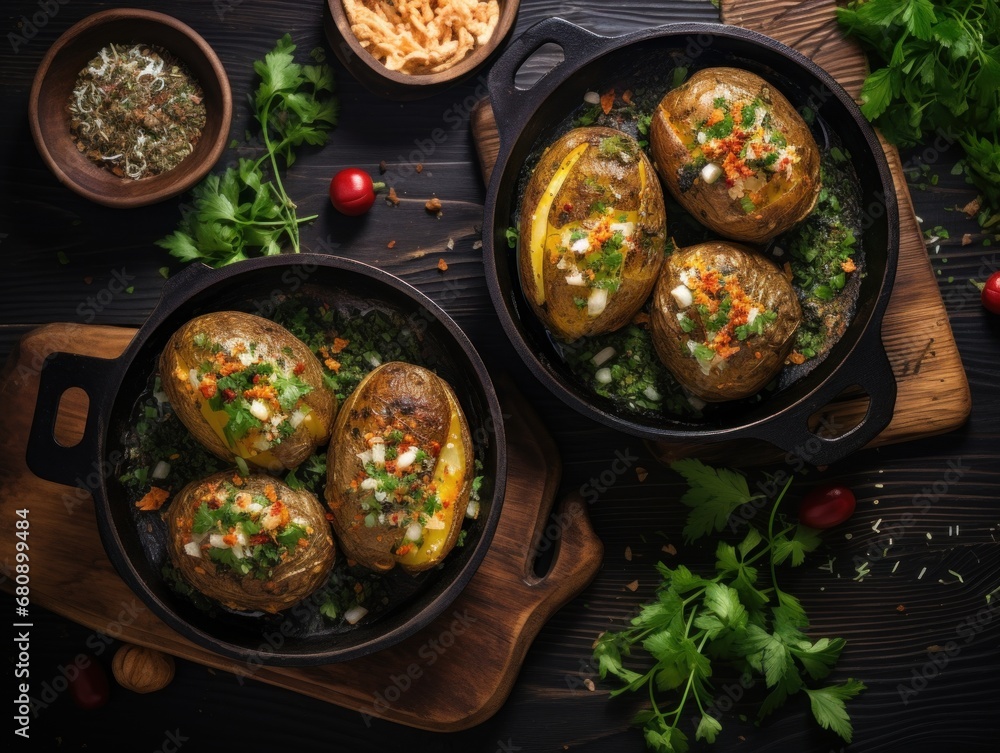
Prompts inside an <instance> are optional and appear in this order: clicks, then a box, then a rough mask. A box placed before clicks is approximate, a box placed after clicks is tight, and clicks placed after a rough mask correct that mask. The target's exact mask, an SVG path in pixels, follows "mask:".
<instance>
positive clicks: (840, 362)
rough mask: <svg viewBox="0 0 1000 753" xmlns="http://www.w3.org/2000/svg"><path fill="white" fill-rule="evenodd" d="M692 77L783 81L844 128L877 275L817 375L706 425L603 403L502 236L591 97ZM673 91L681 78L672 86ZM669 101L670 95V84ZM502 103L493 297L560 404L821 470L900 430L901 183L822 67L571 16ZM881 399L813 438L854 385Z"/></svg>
mask: <svg viewBox="0 0 1000 753" xmlns="http://www.w3.org/2000/svg"><path fill="white" fill-rule="evenodd" d="M546 43H555V44H557V45H559V46H560V47H561V48H562V51H563V55H564V60H563V61H562V62H560V63H559V64H558V65H556V66H555V67H554V68H553V69H552V70H551V71H549V72H548V73H547V74H546V75H544V76H543V77H542V78H541V79H540V80H539V81H538V82H537V83H536V84H535V85H534V86H532V87H531V88H530V89H527V90H522V89H519V88H518V87H517V86H516V85H515V75H516V73H517V71H518V69H519V68H520V67H521V65H522V64H523V63H524V62H525V61H526V60H527V59H528V58H529V57H531V55H532V54H533V53H535V52H536V51H537V50H538V49H539V48H540V47H542V46H543V45H545V44H546ZM679 65H680V66H685V67H688V68H689V69H690V71H692V72H693V71H694V70H698V69H701V68H707V67H712V66H719V65H726V66H732V67H738V68H744V69H747V70H750V71H752V72H754V73H756V74H758V75H760V76H762V77H763V78H765V79H768V80H769V81H771V82H772V83H773V84H774V85H775V86H776V87H777V88H778V89H779V90H781V91H782V92H783V93H784V94H785V95H786V96H787V97H788V98H789V100H790V101H791V102H792V104H793V105H795V106H796V107H801V106H806V105H808V106H809V107H811V108H812V109H813V110H814V111H815V112H816V113H817V122H819V123H821V124H822V125H823V127H824V128H827V129H830V130H832V131H833V132H834V133H835V134H836V136H837V137H838V138H839V140H840V142H841V144H842V145H843V147H845V148H846V149H847V150H848V152H849V153H850V155H851V158H852V161H853V163H854V168H855V170H856V172H857V175H858V177H859V179H860V187H861V194H862V203H861V206H862V209H863V212H864V220H863V225H864V230H863V233H862V236H861V243H862V247H863V252H864V254H865V264H866V276H865V278H864V279H863V281H862V283H861V286H860V290H859V291H858V301H857V306H856V311H855V314H854V317H853V319H852V321H851V323H850V325H849V326H848V327H847V330H846V332H845V333H844V334H843V336H842V337H841V338H840V339H839V340H838V342H837V343H836V344H835V345H834V346H833V347H832V348H831V350H830V352H829V355H828V356H827V357H826V359H825V360H824V361H823V362H822V363H820V364H819V365H818V366H817V367H815V368H814V369H813V370H812V371H810V372H809V373H808V374H806V375H805V376H802V377H801V378H800V379H798V380H797V381H795V382H794V383H792V384H788V385H786V386H783V387H782V389H780V390H778V391H777V392H776V393H774V394H772V395H770V396H768V397H767V398H765V399H764V400H762V401H759V402H757V403H749V404H747V403H740V404H735V405H733V406H731V407H730V408H728V409H727V410H725V411H716V412H714V413H713V414H712V416H711V417H709V418H706V419H704V420H701V421H692V420H683V419H680V418H674V417H670V416H667V415H642V416H637V415H634V414H625V413H623V412H621V411H619V410H618V409H617V408H616V407H615V405H614V404H612V403H611V402H610V401H608V400H605V399H603V398H600V397H598V396H596V395H594V394H593V393H592V392H590V391H589V390H587V389H586V388H585V387H583V386H582V385H581V384H580V382H579V380H578V379H577V378H575V377H574V375H573V374H572V373H571V372H570V370H569V368H568V367H567V366H566V365H565V363H564V362H563V360H562V358H561V357H560V356H559V354H558V352H557V351H556V349H555V347H554V346H553V343H552V341H551V340H550V338H549V336H548V334H547V333H546V331H545V329H544V328H543V327H542V325H541V323H540V322H539V321H538V320H537V318H536V317H535V316H534V314H533V313H532V311H531V309H530V306H529V305H528V304H527V302H526V301H525V299H524V296H523V292H522V290H521V287H520V282H519V277H518V267H517V256H516V251H514V250H511V249H509V248H508V245H507V242H506V239H505V235H504V231H505V230H506V229H507V228H508V227H509V226H511V225H514V226H516V224H517V223H516V221H515V219H516V212H517V202H518V198H519V189H520V185H519V179H520V178H521V174H522V167H523V166H524V165H525V164H526V163H530V160H531V159H532V158H533V155H534V154H536V153H537V151H538V149H539V147H540V145H544V144H546V143H550V142H551V141H552V140H554V138H555V137H556V136H557V135H558V133H557V129H558V127H559V125H560V124H561V123H563V122H564V121H565V119H566V118H567V116H568V115H569V114H570V113H572V112H573V111H574V110H575V109H576V108H577V107H578V106H579V104H580V103H581V101H582V98H583V95H584V93H585V92H588V91H597V92H602V91H605V90H606V89H608V88H610V87H611V86H614V85H616V84H617V85H619V86H621V85H622V83H623V82H625V83H626V84H627V83H628V82H632V81H646V80H648V79H649V78H650V77H651V76H653V75H654V74H658V73H659V72H661V71H662V72H663V73H665V74H669V73H670V71H671V70H672V69H673V68H675V67H677V66H679ZM664 80H665V81H669V76H664ZM664 87H665V88H664V91H666V85H664ZM489 91H490V101H491V104H492V107H493V111H494V114H495V116H496V122H497V126H498V129H499V131H500V149H499V156H498V158H497V162H496V166H495V167H494V169H493V172H492V176H491V179H490V184H489V187H488V191H487V196H486V216H485V221H484V228H486V229H487V230H486V232H484V234H483V247H484V254H485V259H486V276H487V283H488V285H489V289H490V295H491V296H492V298H493V303H494V305H495V307H496V309H497V312H498V314H499V317H500V321H501V324H502V325H503V327H504V330H505V331H506V332H507V335H508V337H509V338H510V340H511V342H512V343H513V345H514V347H515V349H516V350H517V352H518V353H519V354H520V356H521V358H522V359H523V360H524V362H525V363H526V364H527V366H528V368H529V369H530V370H531V371H532V372H533V373H534V374H535V376H537V377H538V378H539V379H540V380H541V381H542V382H543V383H544V384H545V385H546V386H547V387H548V388H549V389H550V390H551V391H552V392H553V393H554V394H555V395H557V396H558V397H560V398H561V399H562V400H563V401H565V402H566V403H567V404H568V405H570V406H571V407H573V408H575V409H576V410H578V411H579V412H581V413H582V414H584V415H586V416H589V417H591V418H593V419H595V420H597V421H599V422H601V423H603V424H605V425H607V426H610V427H612V428H614V429H618V430H621V431H623V432H626V433H629V434H633V435H636V436H639V437H643V438H645V439H650V440H659V441H664V442H670V443H678V442H697V443H707V442H717V441H722V440H737V439H739V440H744V439H754V440H764V441H767V442H770V443H772V444H773V445H776V446H777V447H779V448H781V449H782V450H785V451H786V452H793V453H796V454H797V455H799V456H800V457H803V458H804V459H806V460H808V461H809V462H811V463H813V464H816V465H822V464H827V463H830V462H833V461H835V460H837V459H840V458H842V457H844V456H845V455H847V454H849V453H851V452H853V451H855V450H857V449H859V448H860V447H862V446H864V445H865V444H866V443H867V442H868V441H869V440H871V439H872V438H873V437H874V436H876V435H877V434H878V433H879V432H880V431H881V430H882V429H883V428H884V427H885V426H886V424H888V422H889V420H890V418H891V417H892V411H893V407H894V405H895V399H896V382H895V378H894V376H893V373H892V368H891V366H890V364H889V360H888V357H887V355H886V352H885V349H884V347H883V345H882V339H881V323H882V317H883V314H884V313H885V308H886V305H887V304H888V302H889V295H890V292H891V290H892V283H893V279H894V276H895V270H896V259H897V255H898V250H899V249H898V246H899V228H898V214H897V207H896V197H895V192H894V190H893V183H892V177H891V175H890V173H889V167H888V165H887V163H886V159H885V154H884V152H883V151H882V148H881V146H880V144H879V141H878V138H877V136H876V135H875V132H874V131H873V129H872V128H871V126H870V125H869V124H868V122H867V121H866V120H865V119H864V117H863V116H862V114H861V112H860V110H859V109H858V108H857V106H856V105H855V103H854V102H853V101H852V100H851V98H850V96H849V95H848V94H847V93H846V92H845V91H844V90H843V89H842V88H841V87H840V86H839V85H838V84H837V83H836V82H835V81H834V80H833V78H831V77H830V76H829V75H828V74H827V73H826V72H824V71H823V70H822V69H821V68H819V66H817V65H815V64H814V63H812V62H811V61H810V60H808V59H807V58H805V57H804V56H802V55H801V54H799V53H797V52H795V51H794V50H792V49H791V48H789V47H786V46H784V45H782V44H780V43H779V42H777V41H775V40H773V39H771V38H769V37H766V36H764V35H762V34H758V33H756V32H752V31H747V30H746V29H741V28H738V27H732V26H725V25H721V24H702V23H686V24H671V25H667V26H661V27H657V28H652V29H647V30H644V31H640V32H636V33H633V34H628V35H625V36H621V37H610V38H609V37H602V36H598V35H595V34H592V33H590V32H588V31H586V30H584V29H582V28H580V27H578V26H574V25H573V24H570V23H568V22H566V21H564V20H562V19H559V18H553V19H548V20H546V21H543V22H541V23H539V24H537V25H536V26H534V27H532V28H531V29H529V30H528V31H527V32H525V33H524V34H523V35H522V36H521V37H520V38H518V39H517V40H515V41H514V42H513V43H512V44H511V45H510V47H509V48H508V49H507V51H506V52H505V53H504V55H503V56H502V57H501V58H500V59H499V61H498V62H497V63H496V65H495V66H494V67H493V70H492V71H491V73H490V77H489ZM855 386H856V387H860V389H861V390H863V391H864V392H865V393H867V395H868V397H869V399H870V402H869V407H868V410H867V412H866V413H865V415H864V417H863V418H862V419H861V421H860V422H859V423H858V424H857V425H856V426H854V427H853V428H851V429H849V430H848V431H846V432H844V433H842V434H841V435H839V436H829V435H826V436H823V435H817V434H816V433H814V432H813V431H812V430H811V429H810V426H809V419H810V417H811V416H813V415H814V414H816V413H817V412H818V411H820V410H821V409H822V408H823V407H824V406H826V405H827V404H828V403H829V402H830V401H831V400H832V399H834V398H835V397H836V396H837V395H839V394H840V393H842V392H843V391H845V389H847V388H849V387H855Z"/></svg>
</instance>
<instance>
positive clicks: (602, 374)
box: [594, 366, 612, 384]
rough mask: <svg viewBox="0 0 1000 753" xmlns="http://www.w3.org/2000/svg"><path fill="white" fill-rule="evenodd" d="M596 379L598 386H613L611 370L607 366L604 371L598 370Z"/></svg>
mask: <svg viewBox="0 0 1000 753" xmlns="http://www.w3.org/2000/svg"><path fill="white" fill-rule="evenodd" d="M594 379H596V380H597V382H598V384H611V379H612V377H611V369H609V368H608V367H607V366H605V367H604V368H603V369H598V370H597V373H596V374H594Z"/></svg>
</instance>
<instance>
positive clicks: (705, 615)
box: [594, 459, 865, 753]
mask: <svg viewBox="0 0 1000 753" xmlns="http://www.w3.org/2000/svg"><path fill="white" fill-rule="evenodd" d="M671 467H672V468H673V469H674V470H676V471H678V472H679V473H681V475H683V476H684V478H685V479H686V480H687V482H688V485H689V489H688V491H687V492H686V493H685V494H684V496H683V497H682V498H681V502H682V503H683V504H685V505H686V506H688V507H690V508H691V512H690V513H689V515H688V520H687V525H686V526H685V528H684V535H685V537H686V538H687V539H688V540H689V541H690V540H696V539H700V538H702V537H705V536H708V535H710V534H712V533H715V532H718V531H721V530H722V529H723V528H724V527H725V526H726V522H727V521H728V519H729V516H730V515H731V514H732V513H733V512H735V511H736V510H737V509H738V508H739V507H740V506H741V505H744V504H746V503H747V502H750V501H752V500H754V499H760V496H759V495H751V493H750V490H749V487H748V485H747V480H746V477H745V476H743V475H741V474H739V473H737V472H735V471H730V470H727V469H715V468H711V467H709V466H707V465H704V464H703V463H701V462H700V461H698V460H693V459H689V460H681V461H677V462H675V463H673V464H672V465H671ZM790 485H791V480H789V481H788V483H786V484H785V486H784V488H783V489H782V491H781V493H780V494H779V495H778V496H777V498H776V499H775V501H774V503H773V506H772V508H771V512H770V515H769V517H768V522H767V528H766V529H764V530H759V529H757V528H754V527H750V528H749V529H748V531H747V533H746V535H745V536H744V538H743V539H742V540H741V541H740V542H739V543H737V544H735V545H733V544H729V543H727V542H725V541H723V542H720V543H719V544H718V546H717V548H716V552H715V556H716V563H715V569H716V572H715V575H714V576H713V577H707V576H702V575H699V574H697V573H694V572H692V571H691V570H689V569H688V568H687V567H685V566H684V565H678V566H677V567H669V566H668V565H666V564H664V563H662V562H659V563H657V565H656V569H657V571H658V572H659V574H660V576H661V578H662V581H661V583H660V584H659V586H658V588H657V592H656V599H655V600H654V601H653V602H651V603H648V604H646V605H644V606H643V607H642V610H641V611H640V613H639V614H638V616H636V617H634V618H633V619H632V621H631V625H630V627H626V628H624V629H621V630H610V631H607V632H605V633H603V634H602V635H601V636H600V637H599V638H598V639H597V642H596V643H595V646H594V658H595V659H596V661H597V662H598V666H599V673H600V676H601V678H602V679H605V678H607V677H608V676H609V675H610V676H613V677H615V678H617V679H618V681H619V682H620V683H621V685H620V686H619V687H618V688H616V689H615V690H613V691H612V692H611V695H612V696H617V695H620V694H622V693H625V692H629V691H640V690H645V691H646V692H647V693H648V694H649V699H650V708H649V709H647V710H644V711H642V712H640V713H639V714H638V715H637V717H636V719H635V721H636V723H637V724H641V725H642V726H643V733H644V736H645V739H646V743H647V745H648V747H649V748H650V749H651V750H654V751H657V752H658V753H685V751H687V750H688V749H689V739H688V736H687V734H686V733H685V732H684V731H683V730H682V729H681V727H682V721H683V720H685V719H686V718H688V717H687V716H686V715H685V711H686V710H687V714H688V715H690V714H692V713H694V710H692V709H691V708H690V707H691V705H692V704H693V705H694V706H695V707H696V712H697V715H698V719H699V721H698V724H697V726H696V728H695V733H694V737H695V740H705V741H707V742H709V743H712V742H715V739H716V736H717V735H718V733H719V732H720V731H721V729H722V722H721V721H720V720H719V719H718V717H717V713H718V712H715V711H714V698H713V690H712V684H711V678H712V676H713V670H714V669H715V668H717V667H719V666H721V665H728V666H732V667H734V668H735V669H736V670H737V671H740V672H742V673H743V674H744V679H745V681H749V682H754V681H756V679H755V677H756V678H763V680H764V684H765V686H766V688H767V689H768V694H767V695H766V696H765V697H764V699H763V701H762V703H761V706H760V711H759V716H760V717H761V718H763V717H765V716H767V715H768V714H770V713H772V712H773V711H774V710H775V709H777V708H778V707H780V706H781V705H782V704H783V703H784V702H785V700H786V699H787V698H788V697H789V696H791V695H793V694H794V693H797V692H799V691H802V692H804V693H805V694H806V695H807V696H808V697H809V702H810V707H811V709H812V713H813V716H814V717H815V719H816V721H817V722H818V723H819V724H820V725H821V726H822V727H824V728H826V729H829V730H832V731H833V732H835V733H836V734H838V735H840V736H841V737H842V738H843V739H844V740H845V741H847V742H850V741H851V737H852V732H853V730H852V727H851V722H850V719H849V717H848V714H847V710H846V707H845V701H847V700H850V699H851V698H853V697H854V696H856V695H857V694H858V693H860V692H861V691H862V690H864V689H865V686H864V685H863V684H862V683H861V682H859V681H857V680H854V679H848V680H847V681H846V682H844V683H840V684H828V685H817V682H818V681H821V680H824V679H825V678H826V677H827V676H828V675H829V674H830V672H831V671H832V670H833V668H834V666H835V665H836V663H837V659H838V658H839V656H840V652H841V651H842V650H843V648H844V645H845V641H844V639H843V638H819V639H817V640H812V639H810V638H809V637H808V636H807V635H806V631H807V630H808V629H809V621H808V618H807V617H806V613H805V610H804V609H803V607H802V605H801V603H800V602H799V601H798V599H796V598H795V597H794V596H792V595H791V594H789V593H787V592H785V591H783V590H782V589H781V588H780V587H779V586H778V581H777V577H776V568H777V566H779V565H781V564H784V563H788V564H790V565H791V566H792V567H797V566H799V565H801V564H802V563H803V562H804V561H805V557H806V554H807V553H808V552H811V551H813V550H814V549H815V548H816V547H817V546H819V543H820V539H819V536H818V535H817V533H816V532H815V531H814V530H812V529H808V528H804V527H802V526H799V525H794V524H790V523H786V522H785V520H784V518H783V516H781V515H779V514H778V507H779V506H780V504H781V501H782V499H783V498H784V496H785V493H786V492H787V491H788V488H789V486H790ZM636 648H641V649H643V650H644V651H645V652H646V653H647V654H649V656H650V657H651V658H652V661H653V663H652V666H651V667H649V669H648V670H647V671H645V672H640V671H636V670H633V669H630V668H628V667H626V666H625V661H624V659H625V658H628V657H630V656H631V653H632V650H633V649H636ZM670 692H673V698H675V699H676V704H675V705H671V704H670V703H666V704H664V705H661V701H660V699H661V698H662V697H664V696H665V695H666V694H668V693H670Z"/></svg>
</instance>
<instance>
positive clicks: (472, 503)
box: [465, 499, 479, 520]
mask: <svg viewBox="0 0 1000 753" xmlns="http://www.w3.org/2000/svg"><path fill="white" fill-rule="evenodd" d="M465 517H467V518H471V519H472V520H475V519H476V518H478V517H479V500H478V499H470V500H469V505H468V507H466V508H465Z"/></svg>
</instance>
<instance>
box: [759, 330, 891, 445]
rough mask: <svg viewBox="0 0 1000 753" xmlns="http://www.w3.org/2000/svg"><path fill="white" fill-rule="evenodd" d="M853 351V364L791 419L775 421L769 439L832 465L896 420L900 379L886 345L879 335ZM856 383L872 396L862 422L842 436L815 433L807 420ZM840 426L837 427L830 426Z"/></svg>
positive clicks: (811, 397)
mask: <svg viewBox="0 0 1000 753" xmlns="http://www.w3.org/2000/svg"><path fill="white" fill-rule="evenodd" d="M857 349H858V352H856V353H853V354H852V355H851V364H852V368H851V369H849V370H846V372H845V373H843V374H839V375H834V376H833V377H832V378H831V379H829V380H827V383H826V384H824V385H823V387H822V388H821V389H820V390H818V391H817V392H816V393H815V394H814V395H812V396H810V398H809V399H808V400H807V401H806V403H805V404H803V405H802V406H799V407H798V408H797V409H796V410H795V411H793V412H791V413H790V414H789V415H788V416H787V417H786V418H783V419H780V420H779V421H777V422H775V423H774V424H771V425H770V427H769V428H770V429H771V430H772V431H773V433H772V435H771V436H767V437H764V438H765V439H767V440H768V441H769V442H772V443H773V444H776V445H777V446H778V447H780V448H781V449H782V450H785V451H786V452H787V453H788V458H789V459H792V458H800V459H801V460H804V461H805V462H807V463H810V464H811V465H829V464H830V463H834V462H836V461H837V460H840V459H841V458H843V457H846V456H847V455H849V454H850V453H852V452H855V451H856V450H860V449H861V448H862V447H864V446H865V445H866V444H868V442H870V441H871V440H872V439H874V438H875V437H876V436H878V434H879V432H881V431H882V430H883V429H884V428H885V427H886V426H887V425H888V424H889V421H891V420H892V414H893V410H894V409H895V406H896V377H895V375H894V374H893V372H892V364H891V363H890V362H889V356H888V355H887V354H886V351H885V347H884V346H883V345H882V339H881V335H880V333H878V332H876V333H874V336H873V337H869V338H866V339H865V340H864V341H862V342H860V343H858V345H857ZM854 385H857V386H859V387H860V388H861V389H862V390H864V391H865V392H866V393H867V394H868V397H869V403H868V410H867V412H866V413H865V415H864V417H863V418H862V419H861V421H860V422H858V424H857V425H856V426H854V427H853V428H851V429H850V430H848V431H847V432H845V433H844V434H842V435H840V436H837V437H825V436H822V431H820V433H818V434H817V433H815V432H813V431H810V429H809V427H808V426H807V425H806V421H807V420H808V418H809V417H810V416H812V415H814V414H815V413H817V412H818V411H820V410H822V409H823V408H824V407H825V406H826V405H828V404H829V403H830V401H831V400H833V399H835V398H836V397H837V395H839V394H840V393H841V392H843V391H844V390H845V389H846V388H848V387H851V386H854ZM831 428H834V429H835V428H836V427H831Z"/></svg>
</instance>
